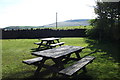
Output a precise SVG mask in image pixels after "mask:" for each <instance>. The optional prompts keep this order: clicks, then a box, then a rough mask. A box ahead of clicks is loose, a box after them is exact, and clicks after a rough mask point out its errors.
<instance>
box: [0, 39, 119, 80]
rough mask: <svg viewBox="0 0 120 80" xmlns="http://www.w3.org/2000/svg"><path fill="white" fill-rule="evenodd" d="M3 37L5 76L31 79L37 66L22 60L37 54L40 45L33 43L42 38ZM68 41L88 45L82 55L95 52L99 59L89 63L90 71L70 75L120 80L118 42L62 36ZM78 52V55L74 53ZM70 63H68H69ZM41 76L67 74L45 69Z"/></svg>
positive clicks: (89, 79) (92, 78)
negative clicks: (33, 53)
mask: <svg viewBox="0 0 120 80" xmlns="http://www.w3.org/2000/svg"><path fill="white" fill-rule="evenodd" d="M0 41H2V79H3V80H6V79H12V80H13V79H29V78H34V77H33V74H34V71H35V70H36V67H35V66H33V65H31V66H29V65H26V64H23V63H22V60H25V59H30V58H33V57H35V56H33V55H31V52H33V51H34V50H35V48H37V45H35V44H33V43H34V42H38V41H39V40H38V39H6V40H0ZM60 41H64V42H65V45H73V46H82V47H86V49H84V50H83V51H82V52H81V53H80V54H81V57H84V56H86V55H90V56H94V57H96V59H95V60H94V61H93V63H92V64H89V65H87V71H88V72H87V73H83V72H82V70H80V71H79V72H78V73H77V75H76V76H71V77H69V78H71V79H73V78H76V79H82V80H97V79H100V80H103V79H107V80H108V79H109V80H120V59H119V56H120V54H119V52H120V51H119V48H120V46H119V45H118V44H115V43H108V42H98V41H94V40H91V39H87V38H61V40H60ZM72 56H75V55H72ZM52 63H53V62H52V61H51V60H48V61H47V62H46V64H49V65H51V64H52ZM70 63H71V64H72V63H73V62H72V61H70ZM65 66H68V65H65ZM39 77H40V78H64V76H61V75H59V74H57V75H56V76H52V74H51V72H50V71H49V70H46V69H44V68H43V69H42V71H41V75H40V76H39Z"/></svg>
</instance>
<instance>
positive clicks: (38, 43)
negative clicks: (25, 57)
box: [34, 41, 47, 45]
mask: <svg viewBox="0 0 120 80" xmlns="http://www.w3.org/2000/svg"><path fill="white" fill-rule="evenodd" d="M45 43H47V42H45V41H44V42H43V44H45ZM34 44H37V45H41V42H35V43H34Z"/></svg>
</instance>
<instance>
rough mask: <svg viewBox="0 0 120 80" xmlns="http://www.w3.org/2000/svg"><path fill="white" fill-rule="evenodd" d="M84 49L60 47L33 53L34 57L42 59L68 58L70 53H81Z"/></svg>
mask: <svg viewBox="0 0 120 80" xmlns="http://www.w3.org/2000/svg"><path fill="white" fill-rule="evenodd" d="M82 49H84V47H80V46H60V47H57V48H53V49H47V50H44V51H38V52H33V53H31V54H32V55H36V56H42V57H47V58H59V57H62V56H66V55H68V54H70V53H73V52H75V51H79V50H82Z"/></svg>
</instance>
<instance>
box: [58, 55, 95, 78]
mask: <svg viewBox="0 0 120 80" xmlns="http://www.w3.org/2000/svg"><path fill="white" fill-rule="evenodd" d="M94 59H95V57H92V56H86V57H84V58H82V59H81V60H79V61H78V62H76V63H75V64H73V65H72V66H69V67H67V68H65V69H63V70H61V71H60V72H59V73H61V74H65V75H68V76H71V75H73V74H74V73H76V72H77V71H78V70H80V69H82V68H84V67H85V66H86V65H87V64H89V63H90V62H91V61H93V60H94Z"/></svg>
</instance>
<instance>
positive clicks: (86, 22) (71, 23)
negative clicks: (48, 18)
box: [44, 19, 90, 27]
mask: <svg viewBox="0 0 120 80" xmlns="http://www.w3.org/2000/svg"><path fill="white" fill-rule="evenodd" d="M89 20H90V19H74V20H67V21H63V22H58V23H57V26H58V27H66V26H88V25H90V23H89ZM55 26H56V23H53V24H48V25H44V27H55Z"/></svg>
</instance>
